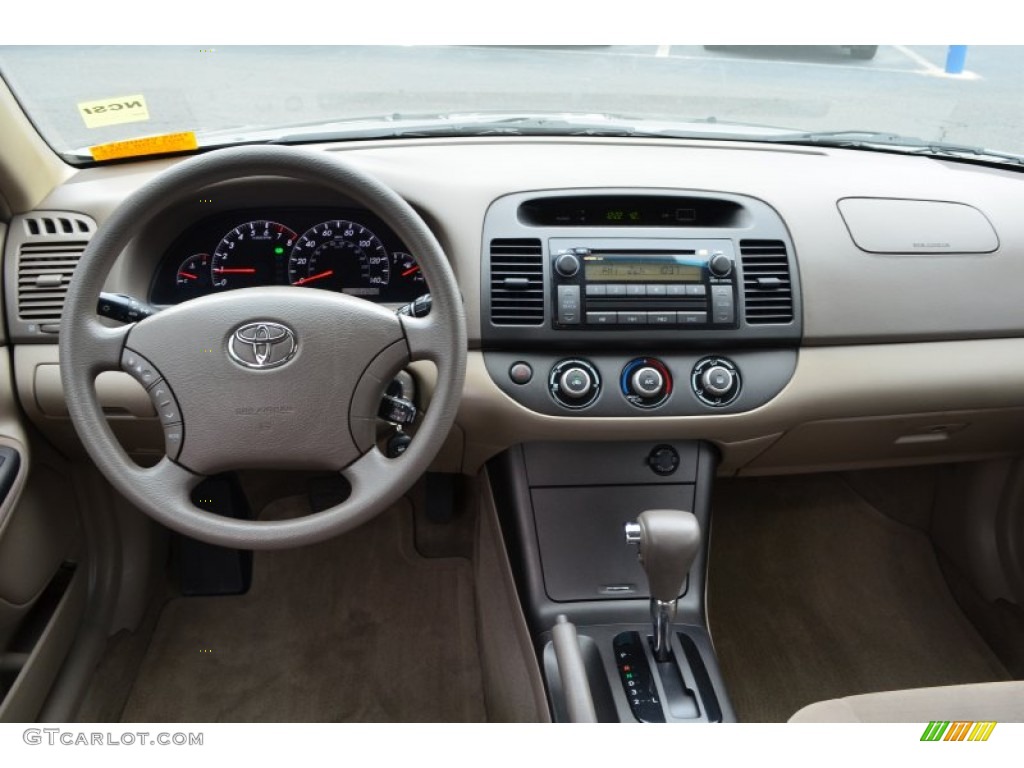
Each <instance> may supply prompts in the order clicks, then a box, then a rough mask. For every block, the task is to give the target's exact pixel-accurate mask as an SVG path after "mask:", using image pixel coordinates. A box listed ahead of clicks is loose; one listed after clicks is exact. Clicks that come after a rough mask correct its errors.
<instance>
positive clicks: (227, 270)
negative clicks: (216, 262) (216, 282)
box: [213, 267, 256, 275]
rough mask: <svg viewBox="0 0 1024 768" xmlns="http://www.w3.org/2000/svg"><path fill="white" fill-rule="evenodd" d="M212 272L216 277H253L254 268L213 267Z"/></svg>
mask: <svg viewBox="0 0 1024 768" xmlns="http://www.w3.org/2000/svg"><path fill="white" fill-rule="evenodd" d="M213 271H214V272H216V273H217V274H218V275H255V274H256V268H255V267H215V268H214V270H213Z"/></svg>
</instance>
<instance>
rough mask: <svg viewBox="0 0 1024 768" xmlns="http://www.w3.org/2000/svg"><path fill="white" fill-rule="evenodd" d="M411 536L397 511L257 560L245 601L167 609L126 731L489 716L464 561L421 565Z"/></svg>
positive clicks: (278, 511)
mask: <svg viewBox="0 0 1024 768" xmlns="http://www.w3.org/2000/svg"><path fill="white" fill-rule="evenodd" d="M303 505H304V499H303V497H289V498H287V499H282V500H280V501H277V502H274V503H273V504H272V505H271V506H270V507H269V508H268V509H267V510H266V512H265V513H264V514H263V515H262V516H263V517H264V518H268V519H280V518H285V517H290V516H293V515H295V514H299V513H302V512H304V511H305V509H304V507H303ZM412 525H413V515H412V510H411V508H410V507H409V505H408V504H407V503H405V502H403V503H401V504H400V505H397V506H396V507H394V508H392V509H391V510H389V511H388V512H386V513H384V514H382V515H380V516H379V517H377V518H376V519H374V520H373V521H371V522H370V523H367V524H366V525H365V526H363V527H362V528H360V529H358V530H357V531H353V532H352V533H349V534H347V535H344V536H341V537H338V538H335V539H333V540H331V541H328V542H324V543H321V544H316V545H313V546H308V547H303V548H299V549H291V550H282V551H278V552H260V553H257V554H256V556H255V563H254V569H253V584H252V588H251V589H250V591H249V592H248V593H247V594H245V595H242V596H237V597H203V598H194V597H192V598H177V599H174V600H171V601H169V602H168V603H167V605H166V607H165V608H164V610H163V613H162V614H161V616H160V619H159V622H158V624H157V627H156V631H155V633H154V635H153V639H152V642H151V643H150V645H149V649H148V651H147V653H146V656H145V659H144V660H143V662H142V665H141V668H140V669H139V674H138V677H137V678H136V680H135V684H134V686H133V688H132V691H131V694H130V695H129V697H128V701H127V703H126V705H125V707H124V710H123V712H122V720H123V721H125V722H188V721H195V722H221V721H228V722H253V721H256V722H268V721H269V722H275V721H276V722H308V721H313V722H331V721H346V722H351V721H356V722H396V721H397V722H402V721H405V722H409V721H412V722H444V721H456V722H467V721H468V722H472V721H480V720H483V719H485V715H486V713H485V710H484V705H483V693H482V688H481V675H480V668H479V661H478V653H477V644H476V632H475V626H476V622H475V607H474V597H473V581H472V579H473V575H472V568H471V564H470V562H469V561H468V560H466V559H464V558H458V557H451V558H440V559H425V558H423V557H420V556H419V555H418V554H416V552H415V550H414V547H413V544H412Z"/></svg>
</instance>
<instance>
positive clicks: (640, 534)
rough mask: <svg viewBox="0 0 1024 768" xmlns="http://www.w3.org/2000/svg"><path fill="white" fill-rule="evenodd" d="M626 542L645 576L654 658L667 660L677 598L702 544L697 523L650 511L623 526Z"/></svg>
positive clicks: (675, 512) (685, 515) (687, 515)
mask: <svg viewBox="0 0 1024 768" xmlns="http://www.w3.org/2000/svg"><path fill="white" fill-rule="evenodd" d="M625 531H626V541H628V542H630V543H633V544H636V545H637V547H638V549H639V558H640V565H642V566H643V569H644V572H645V573H646V574H647V583H648V584H649V585H650V591H651V618H652V619H653V620H654V658H655V659H656V660H658V661H660V662H661V661H668V660H669V654H670V650H669V649H670V648H671V645H670V642H669V641H670V638H671V633H672V622H673V620H674V619H675V617H676V598H678V597H679V593H680V592H681V591H682V589H683V583H684V582H685V581H686V575H687V574H688V573H689V572H690V566H691V565H693V561H694V558H696V557H697V552H698V550H699V549H700V545H701V534H700V524H699V523H698V522H697V518H696V517H695V516H694V514H693V513H692V512H684V511H683V510H681V509H649V510H647V511H646V512H641V513H640V515H639V517H637V520H636V522H635V523H626V527H625Z"/></svg>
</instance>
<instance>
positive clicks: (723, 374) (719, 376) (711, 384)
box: [700, 365, 735, 397]
mask: <svg viewBox="0 0 1024 768" xmlns="http://www.w3.org/2000/svg"><path fill="white" fill-rule="evenodd" d="M700 380H701V384H703V385H704V391H705V392H707V393H708V394H710V395H712V396H714V397H721V396H722V395H725V394H728V393H729V392H730V390H732V388H733V384H734V383H735V377H734V376H733V373H732V371H730V370H729V369H728V368H726V367H725V366H724V365H712V366H711V367H710V368H708V369H707V370H706V371H704V373H703V374H702V375H701V377H700Z"/></svg>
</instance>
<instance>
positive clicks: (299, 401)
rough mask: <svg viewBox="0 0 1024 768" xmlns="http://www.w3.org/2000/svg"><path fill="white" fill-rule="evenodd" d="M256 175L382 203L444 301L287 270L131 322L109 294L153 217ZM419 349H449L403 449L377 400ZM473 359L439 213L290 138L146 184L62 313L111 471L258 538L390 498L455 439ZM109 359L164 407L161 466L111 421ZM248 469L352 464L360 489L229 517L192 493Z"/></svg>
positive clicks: (157, 514) (196, 162)
mask: <svg viewBox="0 0 1024 768" xmlns="http://www.w3.org/2000/svg"><path fill="white" fill-rule="evenodd" d="M256 176H263V177H266V176H275V177H286V178H291V179H297V180H300V181H304V182H311V183H314V184H316V185H319V186H320V187H325V188H327V189H328V190H330V191H332V192H336V193H338V194H339V195H342V196H344V197H345V198H346V199H347V200H354V201H356V202H357V203H359V204H361V205H363V206H365V207H366V208H368V209H370V210H371V211H373V212H374V213H375V214H377V215H378V216H379V217H380V218H381V219H383V220H384V221H385V223H387V224H388V225H389V226H390V227H391V228H392V229H394V231H395V232H396V233H397V234H398V236H399V237H400V238H401V239H402V241H403V242H404V243H405V244H406V245H407V246H408V247H409V249H410V250H411V251H412V252H413V253H414V254H416V258H417V261H418V263H419V265H420V267H421V269H422V271H423V274H424V276H425V278H426V281H427V283H428V285H429V286H430V293H431V299H432V307H431V311H430V313H429V314H428V315H427V316H426V317H422V318H415V317H408V316H398V315H395V314H394V313H392V312H391V311H389V310H387V309H385V308H384V307H381V306H378V305H376V304H373V303H370V302H368V301H365V300H363V299H359V298H355V297H353V296H349V295H346V294H341V293H334V292H329V291H324V290H318V289H312V288H306V287H294V286H287V287H284V286H282V287H262V288H241V289H237V290H232V291H228V292H224V293H219V294H214V295H209V296H205V297H202V298H199V299H194V300H192V301H188V302H185V303H182V304H179V305H177V306H174V307H171V308H169V309H166V310H164V311H162V312H159V313H157V314H155V315H153V316H151V317H148V318H146V319H144V320H142V321H140V322H137V323H135V324H132V325H127V326H120V327H110V326H109V325H107V324H104V323H103V322H101V321H100V319H99V318H98V317H97V315H96V304H97V299H98V296H99V293H100V291H101V290H102V287H103V284H104V281H105V279H106V277H107V274H108V273H109V272H110V269H111V268H112V266H113V265H114V262H115V261H116V260H117V258H118V256H119V255H120V254H121V252H122V251H123V250H124V248H125V247H126V246H127V245H128V243H129V242H130V241H131V240H132V239H133V238H135V237H137V236H138V235H139V233H140V232H141V231H142V229H143V226H144V225H145V223H146V222H148V221H149V220H150V219H152V218H153V217H154V216H155V215H157V214H158V213H160V212H161V211H163V210H164V209H166V208H167V207H169V206H170V205H172V204H175V203H179V202H182V201H185V200H190V199H195V198H196V196H197V195H198V194H199V191H200V190H201V189H202V188H204V187H206V186H208V185H211V184H216V183H218V182H224V181H231V180H236V179H238V178H242V177H256ZM141 245H142V246H143V247H147V246H148V247H152V248H161V247H162V244H159V243H152V244H149V243H146V242H142V243H141ZM413 360H430V361H432V362H433V363H434V364H435V366H436V367H437V384H436V388H435V390H434V392H433V395H432V397H431V400H430V404H429V408H428V409H427V412H426V415H425V417H424V420H423V422H422V424H421V425H420V428H419V430H418V431H417V433H416V436H415V439H414V440H413V441H412V443H411V444H410V445H409V447H408V449H407V450H406V451H405V453H403V454H402V455H401V456H400V457H398V458H395V459H389V458H387V457H385V456H384V455H383V454H382V453H381V452H380V451H379V450H378V449H377V447H376V441H375V432H376V430H375V417H376V412H377V407H378V404H379V402H380V397H381V394H382V392H383V391H384V388H385V387H386V385H387V384H388V383H389V382H390V381H391V379H392V378H393V376H394V375H395V374H396V373H397V372H398V371H399V370H400V369H401V368H402V367H403V366H405V365H406V364H407V363H409V362H410V361H413ZM465 368H466V329H465V319H464V314H463V309H462V299H461V294H460V292H459V288H458V284H457V283H456V280H455V276H454V274H453V272H452V270H451V267H450V266H449V264H448V260H447V258H446V257H445V254H444V252H443V250H442V249H441V246H440V245H439V244H438V242H437V240H436V239H435V238H434V236H433V234H432V233H431V232H430V230H429V229H428V228H427V226H426V224H425V223H424V222H423V220H422V219H421V218H420V217H419V216H418V215H417V214H416V212H415V211H414V210H413V209H412V208H411V207H410V206H409V205H408V204H407V203H406V202H405V201H404V200H402V199H401V198H400V197H399V196H398V195H397V194H396V193H395V192H393V191H392V190H391V189H389V188H388V187H386V186H385V185H384V184H382V183H381V182H379V181H377V180H375V179H373V178H372V177H370V176H368V175H367V174H365V173H364V172H362V171H359V170H357V169H355V168H353V167H352V166H350V165H348V164H346V163H344V162H342V161H340V160H338V159H337V158H335V157H332V156H331V155H329V154H328V153H326V152H315V151H309V150H301V149H292V148H286V147H239V148H229V149H223V150H217V151H214V152H211V153H209V154H205V155H201V156H198V157H194V158H191V159H188V160H185V161H183V162H181V163H179V164H178V165H176V166H175V167H174V168H172V169H171V170H169V171H167V172H165V173H162V174H161V175H159V176H158V177H156V178H155V179H153V180H152V181H151V182H149V183H147V184H145V185H144V186H143V187H141V188H140V189H139V190H138V191H137V192H135V193H134V194H132V195H131V196H130V197H128V198H127V199H126V200H125V201H124V203H123V204H122V205H120V206H119V207H118V208H117V209H116V210H115V211H114V213H113V214H112V215H111V216H110V218H109V219H108V220H107V221H106V222H105V224H104V225H103V226H102V227H101V228H100V230H99V231H98V232H97V233H96V235H95V236H94V237H93V239H92V241H91V243H90V244H89V247H88V248H87V249H86V251H85V253H84V254H83V255H82V258H81V260H80V262H79V265H78V268H77V269H76V270H75V275H74V278H73V279H72V281H71V283H70V285H69V286H68V293H67V298H66V301H65V306H64V316H63V320H62V322H61V328H60V371H61V381H62V383H63V386H64V395H65V398H66V400H67V405H68V410H69V412H70V414H71V418H72V420H73V423H74V426H75V429H76V430H77V432H78V435H79V437H80V438H81V440H82V443H83V444H84V446H85V449H86V451H87V452H88V453H89V455H90V456H91V457H92V459H93V461H95V462H96V465H97V466H98V467H99V469H100V471H101V472H102V473H103V474H104V475H105V476H106V477H107V479H108V480H109V481H110V482H111V483H112V484H113V486H114V487H115V488H116V489H117V490H118V491H120V492H121V493H122V494H123V495H124V496H125V497H126V498H128V499H129V500H130V501H131V502H133V503H134V504H135V505H136V506H138V507H139V508H140V509H142V510H143V511H145V512H146V513H148V514H149V515H150V516H151V517H153V518H154V519H155V520H157V521H158V522H160V523H162V524H163V525H165V526H167V527H168V528H171V529H173V530H175V531H178V532H179V533H183V534H185V535H187V536H191V537H193V538H195V539H199V540H201V541H205V542H209V543H211V544H218V545H221V546H227V547H236V548H245V549H276V548H283V547H289V546H298V545H302V544H307V543H311V542H315V541H320V540H323V539H326V538H329V537H331V536H335V535H337V534H339V533H342V532H344V531H347V530H349V529H351V528H354V527H355V526H357V525H359V524H361V523H363V522H365V521H366V520H368V519H370V518H371V517H373V516H374V515H376V514H378V513H380V512H382V511H383V510H384V509H386V508H387V507H388V506H389V505H390V504H392V503H393V502H394V501H395V500H396V499H398V498H399V497H400V496H401V495H402V494H403V493H405V492H406V491H407V490H408V489H409V488H410V487H411V486H412V484H413V483H414V482H415V481H416V479H417V478H418V477H419V476H420V475H421V474H422V473H423V472H425V471H426V469H427V467H428V466H429V464H430V462H431V460H432V459H433V458H434V456H435V455H436V453H437V451H438V450H439V449H440V447H441V445H442V443H443V441H444V439H445V437H446V436H447V434H448V431H449V429H450V428H451V426H452V423H453V422H454V420H455V414H456V411H457V409H458V405H459V398H460V396H461V394H462V385H463V380H464V378H465ZM107 370H123V371H127V372H128V373H130V374H132V375H133V376H134V377H135V378H136V379H137V380H139V381H140V382H141V383H142V384H143V385H144V386H145V387H146V388H147V390H148V391H149V394H150V396H151V398H152V399H153V401H154V404H155V405H156V406H157V407H158V410H159V416H160V420H161V422H162V424H163V425H164V437H165V446H166V449H167V455H166V456H165V457H163V458H162V459H161V460H160V461H159V462H158V463H157V464H156V465H155V466H152V467H149V468H143V467H140V466H139V465H138V464H136V463H135V462H134V461H132V460H131V459H130V458H129V457H128V455H127V454H126V453H125V452H124V450H123V449H122V448H121V446H120V444H119V443H118V441H117V439H116V438H115V437H114V434H113V433H112V432H111V430H110V427H109V426H108V424H107V421H106V419H105V418H104V415H103V410H102V408H101V407H100V405H99V402H98V401H97V397H96V392H95V386H94V384H95V378H96V376H97V375H98V374H99V373H100V372H102V371H107ZM243 468H246V469H260V468H268V469H269V468H273V469H312V470H333V471H338V472H340V473H341V474H342V475H343V476H344V477H345V478H346V479H347V480H348V481H349V483H350V484H351V486H352V491H351V494H350V495H349V497H348V498H347V499H346V500H345V501H344V502H342V503H341V504H338V505H337V506H334V507H331V508H329V509H326V510H324V511H322V512H318V513H315V514H310V515H306V516H304V517H299V518H295V519H290V520H280V521H252V520H237V519H232V518H227V517H222V516H219V515H216V514H213V513H210V512H207V511H204V510H201V509H199V508H197V507H195V506H194V505H193V504H192V503H191V500H190V492H191V491H192V489H193V488H194V487H195V486H196V485H197V484H198V483H199V482H200V481H201V480H202V479H203V478H204V477H206V476H207V475H210V474H214V473H217V472H222V471H226V470H231V469H243Z"/></svg>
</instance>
